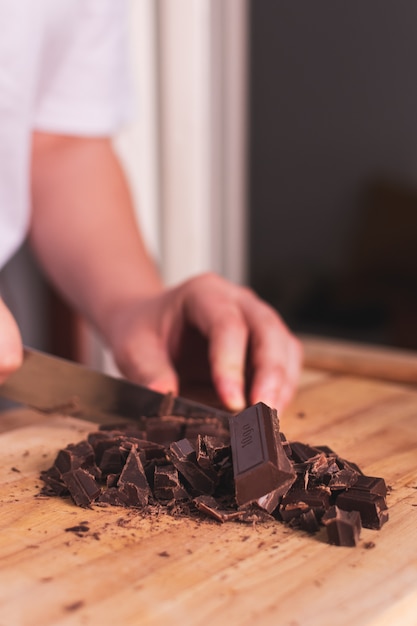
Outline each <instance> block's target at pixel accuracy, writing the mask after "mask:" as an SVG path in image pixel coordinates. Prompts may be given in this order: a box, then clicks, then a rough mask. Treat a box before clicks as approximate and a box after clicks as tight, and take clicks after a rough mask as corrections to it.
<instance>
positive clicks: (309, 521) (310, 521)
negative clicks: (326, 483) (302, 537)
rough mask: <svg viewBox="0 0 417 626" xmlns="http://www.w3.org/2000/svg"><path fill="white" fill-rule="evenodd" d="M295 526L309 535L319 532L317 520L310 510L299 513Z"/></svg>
mask: <svg viewBox="0 0 417 626" xmlns="http://www.w3.org/2000/svg"><path fill="white" fill-rule="evenodd" d="M297 525H298V528H300V530H305V531H306V532H307V533H310V534H311V535H312V534H314V533H316V532H318V531H319V530H320V526H319V522H318V519H317V517H316V515H315V513H314V511H313V510H312V509H309V510H308V511H306V512H305V513H301V515H300V517H298V518H297Z"/></svg>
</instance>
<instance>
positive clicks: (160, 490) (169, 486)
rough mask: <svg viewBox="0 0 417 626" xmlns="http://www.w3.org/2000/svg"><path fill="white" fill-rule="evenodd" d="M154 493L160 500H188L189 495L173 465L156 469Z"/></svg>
mask: <svg viewBox="0 0 417 626" xmlns="http://www.w3.org/2000/svg"><path fill="white" fill-rule="evenodd" d="M153 493H154V496H155V498H157V499H158V500H173V499H175V500H188V499H189V495H188V493H187V492H186V490H185V489H184V487H183V486H182V485H181V483H180V481H179V477H178V471H177V469H176V468H175V467H174V466H173V465H164V466H162V467H155V473H154V489H153Z"/></svg>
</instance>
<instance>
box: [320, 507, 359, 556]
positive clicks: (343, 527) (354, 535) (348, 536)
mask: <svg viewBox="0 0 417 626" xmlns="http://www.w3.org/2000/svg"><path fill="white" fill-rule="evenodd" d="M322 522H323V524H324V525H325V526H326V530H327V536H328V539H329V543H331V544H333V545H336V546H348V547H353V546H356V544H357V543H358V541H359V536H360V532H361V517H360V515H359V513H358V511H343V510H342V509H339V508H338V507H337V506H332V507H331V508H330V509H329V510H328V511H326V513H325V514H324V515H323V518H322Z"/></svg>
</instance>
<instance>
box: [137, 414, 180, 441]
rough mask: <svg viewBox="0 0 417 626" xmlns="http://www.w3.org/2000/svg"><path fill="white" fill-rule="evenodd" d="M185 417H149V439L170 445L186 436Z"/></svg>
mask: <svg viewBox="0 0 417 626" xmlns="http://www.w3.org/2000/svg"><path fill="white" fill-rule="evenodd" d="M184 430H185V419H184V418H183V417H176V416H164V417H148V419H147V420H146V435H147V438H148V439H149V441H154V442H155V443H159V444H162V445H164V446H169V444H170V443H171V442H172V441H178V439H182V438H183V436H184Z"/></svg>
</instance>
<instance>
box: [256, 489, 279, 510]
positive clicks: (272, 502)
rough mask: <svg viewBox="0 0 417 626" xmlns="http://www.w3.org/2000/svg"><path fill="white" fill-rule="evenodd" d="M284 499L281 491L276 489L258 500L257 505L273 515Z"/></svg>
mask: <svg viewBox="0 0 417 626" xmlns="http://www.w3.org/2000/svg"><path fill="white" fill-rule="evenodd" d="M281 498H282V495H281V490H280V489H276V490H275V491H271V492H270V493H267V494H265V495H264V496H262V497H260V498H258V499H257V501H256V504H257V505H258V506H259V507H261V509H263V510H264V511H267V512H268V513H273V512H274V511H275V509H276V508H277V506H278V505H279V503H280V500H281Z"/></svg>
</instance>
